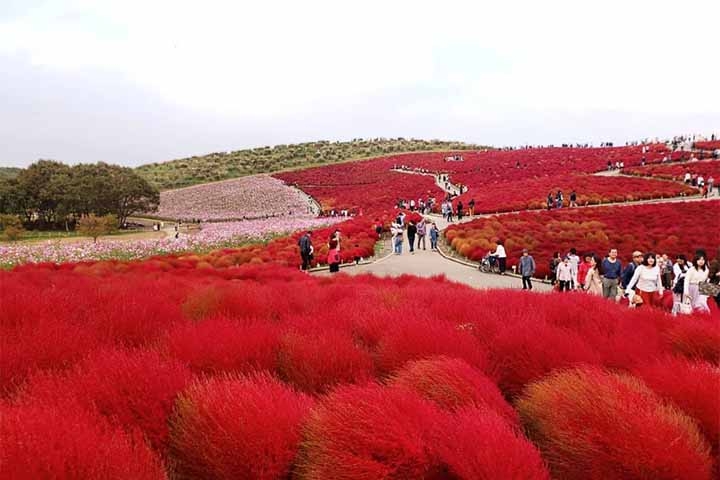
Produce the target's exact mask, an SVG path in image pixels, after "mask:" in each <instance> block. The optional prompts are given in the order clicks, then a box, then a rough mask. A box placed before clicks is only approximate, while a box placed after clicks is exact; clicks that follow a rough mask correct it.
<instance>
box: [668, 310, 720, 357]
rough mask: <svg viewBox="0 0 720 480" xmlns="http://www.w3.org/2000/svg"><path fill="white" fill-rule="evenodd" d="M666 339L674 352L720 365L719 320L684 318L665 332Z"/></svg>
mask: <svg viewBox="0 0 720 480" xmlns="http://www.w3.org/2000/svg"><path fill="white" fill-rule="evenodd" d="M710 301H712V300H710ZM664 337H665V339H666V340H667V342H668V343H669V344H670V348H671V349H672V351H673V352H675V353H678V354H681V355H683V356H685V357H688V358H696V359H702V360H705V361H706V362H710V363H714V364H715V365H720V322H718V321H717V318H713V317H706V316H704V315H692V316H685V317H682V318H681V319H678V322H676V323H675V324H674V325H673V326H672V327H671V328H669V329H668V330H666V331H665V332H664Z"/></svg>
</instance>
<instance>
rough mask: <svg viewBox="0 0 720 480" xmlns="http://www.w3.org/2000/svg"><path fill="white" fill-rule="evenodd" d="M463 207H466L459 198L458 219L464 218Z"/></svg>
mask: <svg viewBox="0 0 720 480" xmlns="http://www.w3.org/2000/svg"><path fill="white" fill-rule="evenodd" d="M463 208H465V207H464V205H463V203H462V201H460V200H458V202H457V218H458V221H460V220H462V217H463Z"/></svg>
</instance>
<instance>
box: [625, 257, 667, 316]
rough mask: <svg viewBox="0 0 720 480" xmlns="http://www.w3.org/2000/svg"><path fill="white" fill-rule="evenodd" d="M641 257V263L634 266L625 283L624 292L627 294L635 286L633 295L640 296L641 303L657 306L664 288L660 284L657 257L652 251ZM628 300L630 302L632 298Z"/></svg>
mask: <svg viewBox="0 0 720 480" xmlns="http://www.w3.org/2000/svg"><path fill="white" fill-rule="evenodd" d="M642 258H643V260H642V263H641V264H640V265H638V266H637V267H635V273H634V274H633V276H632V278H631V279H630V283H628V285H627V288H626V294H627V295H628V296H629V291H631V290H633V289H634V288H635V287H636V286H637V291H636V292H635V295H639V296H640V298H642V304H643V305H647V306H659V305H660V299H661V298H662V295H663V292H664V290H665V289H664V288H663V285H662V278H661V275H660V267H659V266H658V264H657V258H656V257H655V254H654V253H652V252H648V253H646V254H645V255H643V257H642ZM633 260H634V259H633ZM630 301H631V303H632V299H630Z"/></svg>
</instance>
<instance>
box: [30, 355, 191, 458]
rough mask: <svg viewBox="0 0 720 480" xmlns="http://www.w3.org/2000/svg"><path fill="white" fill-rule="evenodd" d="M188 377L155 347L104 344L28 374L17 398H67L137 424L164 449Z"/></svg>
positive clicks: (117, 421) (121, 421)
mask: <svg viewBox="0 0 720 480" xmlns="http://www.w3.org/2000/svg"><path fill="white" fill-rule="evenodd" d="M190 377H191V373H190V371H189V370H188V369H187V367H185V366H184V365H183V364H181V363H180V362H178V361H177V360H166V359H163V358H161V357H160V356H159V355H158V354H157V353H156V352H152V351H140V350H130V351H124V350H109V349H104V350H100V351H97V352H94V353H93V354H92V355H90V356H88V357H87V358H85V359H84V360H83V361H81V362H80V363H79V364H77V365H76V366H75V367H74V368H73V369H72V370H71V371H69V372H67V373H65V374H38V375H36V376H34V377H31V378H30V380H29V382H28V384H27V385H26V387H25V388H24V389H23V391H22V393H21V394H20V396H19V401H21V402H46V403H50V402H53V401H56V400H58V399H59V398H66V399H68V400H73V401H76V402H77V403H78V404H79V405H83V406H85V407H86V408H87V409H88V410H91V411H97V412H99V413H100V414H102V415H103V416H105V417H106V418H107V419H108V420H109V421H110V422H111V423H113V424H116V425H118V426H121V427H124V428H125V429H127V430H135V429H139V430H140V431H142V433H143V434H144V435H145V436H146V437H147V439H148V440H149V442H150V443H151V444H152V445H153V446H155V447H157V448H161V449H164V448H165V447H166V443H167V437H168V428H167V421H168V417H169V416H170V413H171V412H172V408H173V404H174V402H175V397H176V396H177V394H178V392H180V391H181V390H182V389H184V388H185V386H186V384H187V383H188V381H189V380H190Z"/></svg>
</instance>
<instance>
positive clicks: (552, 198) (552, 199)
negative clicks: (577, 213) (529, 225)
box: [546, 190, 577, 210]
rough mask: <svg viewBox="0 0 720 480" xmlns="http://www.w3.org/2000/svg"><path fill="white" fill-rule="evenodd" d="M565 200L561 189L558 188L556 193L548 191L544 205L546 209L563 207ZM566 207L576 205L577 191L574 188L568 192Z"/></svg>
mask: <svg viewBox="0 0 720 480" xmlns="http://www.w3.org/2000/svg"><path fill="white" fill-rule="evenodd" d="M564 202H565V196H564V195H563V193H562V190H558V191H557V193H554V194H553V192H550V193H548V196H547V200H546V205H547V209H548V210H552V209H553V208H563V205H564ZM568 207H571V208H572V207H577V192H575V190H573V191H571V192H570V196H569V198H568Z"/></svg>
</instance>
